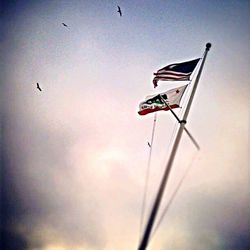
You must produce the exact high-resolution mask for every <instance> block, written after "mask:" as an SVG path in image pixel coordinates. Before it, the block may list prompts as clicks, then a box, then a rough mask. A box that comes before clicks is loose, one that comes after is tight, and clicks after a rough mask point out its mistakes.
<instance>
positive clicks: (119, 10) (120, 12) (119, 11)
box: [117, 5, 122, 16]
mask: <svg viewBox="0 0 250 250" xmlns="http://www.w3.org/2000/svg"><path fill="white" fill-rule="evenodd" d="M117 8H118V10H117V12H118V13H119V14H120V16H122V11H121V8H120V6H118V5H117Z"/></svg>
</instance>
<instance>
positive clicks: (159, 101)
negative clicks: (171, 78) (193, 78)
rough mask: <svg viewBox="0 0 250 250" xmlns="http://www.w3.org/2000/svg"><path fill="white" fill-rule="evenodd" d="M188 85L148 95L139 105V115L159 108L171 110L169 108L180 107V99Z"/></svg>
mask: <svg viewBox="0 0 250 250" xmlns="http://www.w3.org/2000/svg"><path fill="white" fill-rule="evenodd" d="M187 86H188V85H184V86H181V87H178V88H174V89H170V90H168V91H166V92H163V93H160V94H157V95H153V96H147V97H146V100H145V101H143V102H141V103H140V105H139V112H138V114H139V115H146V114H149V113H152V112H156V111H159V110H165V111H167V110H169V108H171V109H174V108H179V107H180V106H179V105H180V101H181V98H182V96H183V93H184V91H185V90H186V88H187Z"/></svg>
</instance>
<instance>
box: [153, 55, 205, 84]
mask: <svg viewBox="0 0 250 250" xmlns="http://www.w3.org/2000/svg"><path fill="white" fill-rule="evenodd" d="M199 60H200V58H198V59H194V60H192V61H188V62H183V63H174V64H170V65H168V66H166V67H164V68H162V69H159V70H158V71H157V73H154V75H155V77H154V79H153V84H154V87H157V86H158V85H157V82H158V81H159V80H162V81H188V80H189V78H190V75H191V74H192V73H193V71H194V69H195V67H196V65H197V63H198V62H199Z"/></svg>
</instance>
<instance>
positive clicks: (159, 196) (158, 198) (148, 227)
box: [138, 43, 211, 250]
mask: <svg viewBox="0 0 250 250" xmlns="http://www.w3.org/2000/svg"><path fill="white" fill-rule="evenodd" d="M210 48H211V43H207V44H206V50H205V53H204V57H203V60H202V63H201V66H200V69H199V72H198V74H197V77H196V80H195V82H194V87H193V90H192V93H191V95H190V99H189V101H188V104H187V108H186V110H185V113H184V115H183V119H182V120H181V122H180V127H179V130H178V133H177V135H176V138H175V142H174V145H173V148H172V151H171V154H170V157H169V160H168V162H167V165H166V169H165V172H164V175H163V177H162V180H161V184H160V186H159V190H158V193H157V195H156V198H155V202H154V204H153V207H152V210H151V213H150V216H149V219H148V223H147V225H146V228H145V231H144V234H143V237H142V240H141V243H140V245H139V248H138V250H145V249H146V248H147V245H148V240H149V237H150V233H151V230H152V228H153V225H154V221H155V218H156V215H157V212H158V208H159V206H160V203H161V199H162V196H163V193H164V190H165V186H166V183H167V180H168V177H169V174H170V170H171V168H172V164H173V162H174V158H175V155H176V152H177V149H178V146H179V143H180V140H181V136H182V133H183V130H184V129H185V124H186V120H187V117H188V114H189V111H190V108H191V104H192V102H193V98H194V94H195V92H196V89H197V86H198V82H199V79H200V76H201V72H202V69H203V66H204V63H205V60H206V57H207V53H208V51H209V49H210Z"/></svg>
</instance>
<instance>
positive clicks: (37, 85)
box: [36, 82, 42, 91]
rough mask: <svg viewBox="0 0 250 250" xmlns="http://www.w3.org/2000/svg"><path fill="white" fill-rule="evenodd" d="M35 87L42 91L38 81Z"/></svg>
mask: <svg viewBox="0 0 250 250" xmlns="http://www.w3.org/2000/svg"><path fill="white" fill-rule="evenodd" d="M36 87H37V89H38V90H40V91H42V89H41V87H40V86H39V83H38V82H37V83H36Z"/></svg>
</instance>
